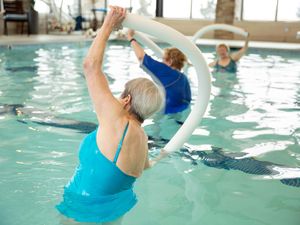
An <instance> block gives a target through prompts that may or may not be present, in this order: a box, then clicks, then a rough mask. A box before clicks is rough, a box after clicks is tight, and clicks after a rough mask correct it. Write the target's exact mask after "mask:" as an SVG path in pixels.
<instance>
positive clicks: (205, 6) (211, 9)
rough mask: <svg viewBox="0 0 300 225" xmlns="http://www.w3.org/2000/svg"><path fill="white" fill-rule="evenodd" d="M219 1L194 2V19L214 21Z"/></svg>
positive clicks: (204, 0)
mask: <svg viewBox="0 0 300 225" xmlns="http://www.w3.org/2000/svg"><path fill="white" fill-rule="evenodd" d="M216 5H217V0H202V1H199V0H193V1H192V18H195V19H207V20H214V19H215V17H216Z"/></svg>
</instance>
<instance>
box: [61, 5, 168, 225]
mask: <svg viewBox="0 0 300 225" xmlns="http://www.w3.org/2000/svg"><path fill="white" fill-rule="evenodd" d="M125 16H126V11H125V9H123V8H120V7H111V11H110V12H109V13H108V15H107V16H106V18H105V21H104V23H103V25H102V27H101V29H100V30H99V31H98V34H97V36H96V38H95V39H94V41H93V43H92V45H91V47H90V49H89V51H88V54H87V56H86V58H85V60H84V74H85V78H86V82H87V86H88V90H89V93H90V96H91V100H92V102H93V104H94V108H95V111H96V114H97V119H98V122H99V124H100V126H99V128H98V129H97V130H95V131H94V132H92V133H90V134H89V135H87V136H86V137H85V138H84V140H83V141H82V143H81V145H80V149H79V165H78V166H77V168H76V170H75V173H74V175H73V177H72V179H71V180H70V181H69V183H68V184H67V185H66V186H65V190H64V196H63V201H62V202H61V203H60V204H59V205H57V209H58V210H59V211H60V212H61V214H63V215H65V216H66V217H67V218H70V221H73V220H75V221H78V222H94V223H106V222H112V221H113V224H117V223H118V224H119V223H120V222H114V221H116V220H117V221H120V219H121V218H122V216H123V215H124V214H125V213H126V212H128V211H129V210H130V209H131V208H132V207H133V206H134V205H135V204H136V202H137V199H136V196H135V194H134V192H133V184H134V182H135V180H136V179H137V178H138V177H140V176H141V174H142V172H143V170H144V169H145V168H148V167H149V166H150V163H149V160H148V148H147V136H146V135H145V133H144V130H143V129H142V128H141V124H142V123H143V121H144V120H145V119H146V118H148V117H149V116H151V115H152V114H153V113H155V112H156V111H158V110H160V109H161V108H162V106H163V103H164V101H163V100H164V93H163V91H162V90H161V89H159V88H158V87H157V85H155V84H154V83H153V82H152V81H150V80H148V79H145V78H139V79H134V80H131V81H129V82H128V83H126V85H125V90H124V91H123V93H122V94H121V97H120V98H119V99H116V98H115V97H114V96H113V94H112V92H111V91H110V89H109V86H108V83H107V80H106V78H105V75H104V73H103V71H102V69H101V68H102V65H103V56H104V50H105V45H106V42H107V40H108V37H109V35H110V33H111V32H112V30H113V29H115V28H116V27H118V26H119V25H120V24H121V23H122V21H123V19H124V18H125ZM68 220H69V219H68Z"/></svg>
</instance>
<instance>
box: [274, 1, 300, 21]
mask: <svg viewBox="0 0 300 225" xmlns="http://www.w3.org/2000/svg"><path fill="white" fill-rule="evenodd" d="M277 20H279V21H295V20H300V1H299V0H279V2H278V14H277Z"/></svg>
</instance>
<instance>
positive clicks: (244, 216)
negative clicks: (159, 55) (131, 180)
mask: <svg viewBox="0 0 300 225" xmlns="http://www.w3.org/2000/svg"><path fill="white" fill-rule="evenodd" d="M89 44H90V43H72V44H48V45H34V46H13V47H12V49H8V48H5V47H0V140H1V142H0V199H1V201H0V209H1V211H0V225H27V224H30V225H58V224H60V217H59V215H58V213H57V211H56V209H55V208H54V206H55V205H56V204H57V203H58V202H59V201H60V199H61V196H62V193H63V186H64V185H65V184H66V183H67V182H68V180H69V179H70V177H71V175H72V174H73V171H74V168H75V166H76V164H77V150H78V146H79V143H80V141H81V140H82V138H83V137H84V136H85V132H84V131H82V130H80V129H79V130H78V129H69V128H70V127H69V128H67V127H64V128H63V127H57V126H49V125H45V124H41V123H36V122H37V121H44V122H45V121H46V122H47V121H53V120H54V119H55V118H60V119H59V122H64V121H65V122H68V121H73V120H74V121H85V122H91V123H96V117H95V114H94V112H93V109H92V105H91V102H90V99H89V96H88V92H87V88H86V85H85V80H84V77H83V72H82V60H83V57H84V56H85V54H86V52H87V49H88V46H89ZM201 49H202V50H203V52H204V56H205V57H206V58H207V59H208V61H210V60H212V59H213V57H214V55H213V54H212V51H213V49H212V48H207V47H201ZM104 71H105V73H106V74H107V76H108V80H109V83H110V87H111V89H112V91H113V93H114V94H115V95H116V96H118V95H119V94H120V92H121V90H122V88H123V85H124V83H125V82H126V81H128V80H129V79H132V78H136V77H141V76H143V77H147V75H146V74H145V73H144V72H143V71H142V70H141V69H140V68H139V65H138V63H137V60H136V58H135V56H134V53H133V51H132V50H131V48H130V47H129V45H128V43H124V42H116V41H112V42H110V43H109V45H108V47H107V53H106V58H105V65H104ZM188 77H189V78H190V81H191V86H192V91H193V93H194V95H195V93H196V88H197V87H196V82H197V81H196V76H195V71H194V70H193V68H189V69H188ZM212 85H213V87H212V95H211V100H210V104H209V107H208V110H207V112H206V115H205V117H204V119H203V120H202V122H201V124H200V125H199V126H198V128H197V129H196V130H195V132H194V133H193V135H192V136H191V138H190V139H189V140H188V142H187V143H186V146H187V147H189V148H191V149H193V150H199V151H204V152H207V153H210V152H212V151H211V149H212V148H213V147H219V148H222V150H221V151H222V152H223V153H224V154H227V155H228V154H229V155H231V156H233V157H235V156H236V158H238V157H240V158H243V157H255V158H254V159H255V160H258V161H266V162H269V163H270V164H274V167H272V168H275V169H276V168H277V169H278V168H280V166H279V167H278V166H277V165H282V166H281V168H284V169H281V170H280V169H278V171H279V172H278V173H277V174H271V175H270V174H265V175H264V174H260V175H258V174H253V173H246V172H243V171H241V170H237V169H230V170H229V168H227V169H226V168H222V167H212V166H207V164H205V163H203V162H202V161H201V160H200V159H196V160H195V161H194V162H193V161H192V160H188V159H187V158H185V157H182V155H178V154H173V155H172V156H170V157H168V158H167V159H165V160H163V161H162V162H161V163H160V164H158V165H157V166H156V167H154V168H152V169H150V170H148V171H146V172H145V173H144V175H143V176H142V177H141V178H140V179H139V180H138V181H137V183H136V186H135V191H136V193H137V195H138V199H139V202H138V204H137V206H136V207H135V208H134V209H133V210H132V211H130V213H128V214H127V215H126V216H125V218H124V220H123V224H124V225H153V224H156V225H182V224H187V225H199V224H205V225H221V224H222V225H224V224H238V225H269V224H270V225H282V224H288V225H299V224H300V188H299V187H294V186H291V185H285V184H283V183H281V182H280V179H284V178H299V177H300V147H299V142H300V55H299V54H297V53H296V52H292V51H275V50H255V49H250V50H249V52H248V54H247V55H246V56H245V57H243V58H242V59H241V61H240V63H239V66H238V72H237V74H236V75H234V74H213V77H212ZM5 104H6V105H5ZM13 104H22V105H23V106H25V109H26V110H27V111H26V112H27V113H25V114H23V115H22V114H21V115H18V116H17V115H15V113H14V112H15V111H13V110H6V111H5V110H4V109H7V106H8V105H13ZM154 121H155V120H148V121H146V129H147V131H148V132H152V131H153V130H154V129H155V126H154V124H153V122H154ZM165 121H166V123H162V125H161V126H162V128H161V130H160V133H159V135H160V136H161V137H162V138H168V136H170V135H169V134H170V132H171V133H174V132H175V131H176V129H178V127H179V125H178V124H173V125H172V122H170V121H168V119H166V120H165ZM169 124H171V125H169ZM152 126H153V127H152ZM152 128H153V129H152ZM154 133H155V132H154ZM156 148H157V146H156ZM151 150H152V151H154V149H151ZM223 153H222V154H223ZM241 153H242V154H241ZM268 165H269V164H268ZM245 166H247V165H245Z"/></svg>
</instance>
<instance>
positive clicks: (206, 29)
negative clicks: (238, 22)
mask: <svg viewBox="0 0 300 225" xmlns="http://www.w3.org/2000/svg"><path fill="white" fill-rule="evenodd" d="M214 30H225V31H229V32H232V33H235V34H239V35H241V36H244V37H247V36H248V32H246V31H244V30H243V29H241V28H239V27H235V26H232V25H228V24H220V23H216V24H211V25H208V26H205V27H202V28H201V29H200V30H198V31H197V32H196V33H195V34H194V36H193V38H192V41H193V42H194V43H196V41H197V39H199V38H201V37H202V36H203V35H204V34H205V33H207V32H209V31H214Z"/></svg>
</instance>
